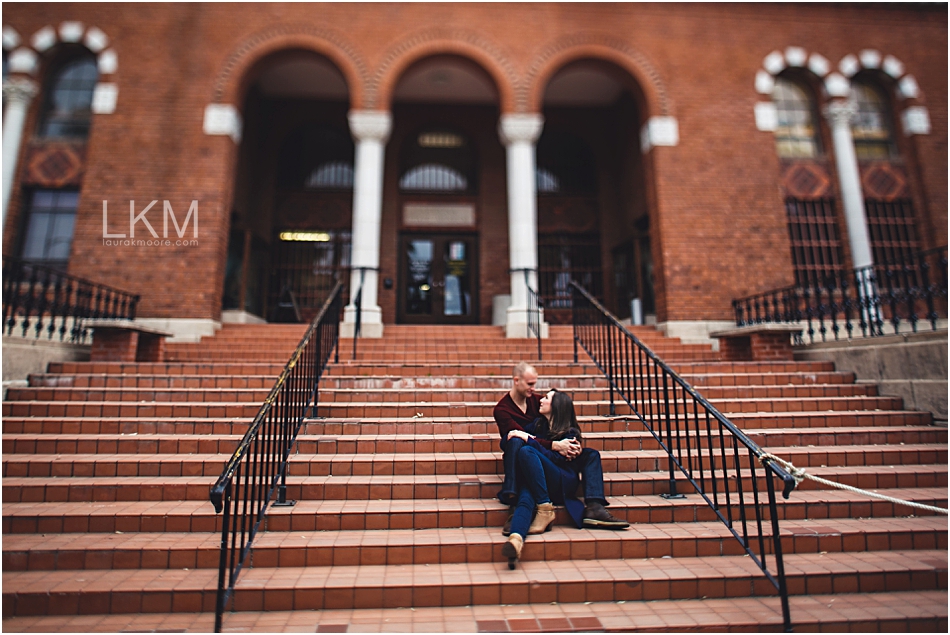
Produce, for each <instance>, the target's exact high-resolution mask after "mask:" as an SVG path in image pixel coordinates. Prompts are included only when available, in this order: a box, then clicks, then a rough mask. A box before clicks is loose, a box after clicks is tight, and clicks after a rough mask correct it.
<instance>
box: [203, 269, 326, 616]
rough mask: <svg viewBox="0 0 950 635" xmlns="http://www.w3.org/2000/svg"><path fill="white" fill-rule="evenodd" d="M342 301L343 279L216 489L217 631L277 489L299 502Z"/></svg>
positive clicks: (213, 493)
mask: <svg viewBox="0 0 950 635" xmlns="http://www.w3.org/2000/svg"><path fill="white" fill-rule="evenodd" d="M342 306H343V284H342V283H340V282H338V283H337V284H336V287H335V288H334V289H333V291H332V293H331V294H330V297H329V298H328V299H327V301H326V302H325V303H324V305H323V307H322V308H321V309H320V312H319V313H318V314H317V316H316V317H315V318H314V319H313V322H311V323H310V328H308V329H307V332H306V333H305V334H304V336H303V338H302V339H301V340H300V343H299V344H298V345H297V348H296V350H294V353H293V355H291V357H290V361H288V362H287V365H286V366H284V370H283V371H281V373H280V376H279V377H278V378H277V382H276V383H275V384H274V387H273V388H272V389H271V391H270V393H269V394H268V395H267V399H265V400H264V403H263V405H262V406H261V409H260V410H259V411H258V413H257V416H256V417H254V420H253V421H252V422H251V426H250V428H248V431H247V432H246V433H245V435H244V438H243V439H241V443H240V445H239V446H238V448H237V450H235V452H234V454H233V455H232V456H231V458H230V459H229V460H228V462H227V464H226V465H225V468H224V471H223V472H222V473H221V476H220V477H218V480H217V482H216V483H215V484H214V485H213V486H212V488H211V502H212V504H213V505H214V508H215V511H217V512H218V513H222V512H223V513H224V520H223V523H222V529H221V558H220V561H219V565H218V593H217V601H216V603H215V619H214V630H215V632H216V633H219V632H221V621H222V618H223V615H224V610H225V607H226V606H227V603H228V601H229V600H230V599H231V598H232V597H233V594H234V585H235V584H236V583H237V579H238V575H240V573H241V569H242V568H243V566H244V563H245V561H246V560H247V557H248V555H249V554H250V552H251V545H252V543H253V541H254V537H255V536H256V535H257V531H258V529H259V528H260V525H261V521H263V520H264V516H265V514H266V513H267V506H268V505H269V504H270V501H271V499H272V498H273V497H274V492H275V491H276V492H277V494H278V500H277V502H276V503H275V504H276V505H293V504H294V502H292V501H291V502H288V501H287V465H288V463H289V461H290V452H291V450H292V449H293V445H294V442H295V441H296V439H297V433H298V432H299V431H300V428H301V426H302V424H303V420H304V418H305V417H306V416H307V413H308V412H310V413H311V416H313V415H315V414H316V409H317V394H318V389H319V387H320V376H321V375H322V373H323V370H324V368H326V365H327V363H328V362H329V359H330V355H331V354H334V352H335V355H336V361H339V351H338V350H337V348H338V347H337V344H338V342H339V334H340V311H341V309H342Z"/></svg>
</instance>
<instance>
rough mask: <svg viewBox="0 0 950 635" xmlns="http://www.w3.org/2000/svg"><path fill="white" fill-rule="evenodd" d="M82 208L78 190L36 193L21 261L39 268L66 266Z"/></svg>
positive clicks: (27, 224)
mask: <svg viewBox="0 0 950 635" xmlns="http://www.w3.org/2000/svg"><path fill="white" fill-rule="evenodd" d="M78 204H79V192H77V191H75V190H35V191H34V192H33V195H32V196H31V197H30V206H29V209H28V211H27V219H26V234H25V237H24V240H23V248H22V250H21V252H20V253H21V258H22V259H23V260H25V261H27V262H32V263H35V264H43V265H47V266H53V267H62V266H65V264H66V263H67V262H68V260H69V250H70V247H71V246H72V243H73V227H74V225H75V223H76V207H77V206H78Z"/></svg>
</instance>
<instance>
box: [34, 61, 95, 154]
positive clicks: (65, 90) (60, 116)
mask: <svg viewBox="0 0 950 635" xmlns="http://www.w3.org/2000/svg"><path fill="white" fill-rule="evenodd" d="M97 81H99V69H98V68H97V66H96V60H95V58H94V57H92V56H91V55H83V56H82V57H74V58H71V59H69V60H68V61H67V62H65V63H64V64H62V65H61V66H60V67H59V68H57V69H56V70H55V71H53V73H52V74H51V77H50V81H49V83H48V84H47V87H46V91H45V99H44V104H43V114H42V117H41V118H40V127H39V136H41V137H86V136H87V135H88V134H89V124H90V122H91V121H92V93H93V91H94V90H95V87H96V82H97Z"/></svg>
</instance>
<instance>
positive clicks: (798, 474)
mask: <svg viewBox="0 0 950 635" xmlns="http://www.w3.org/2000/svg"><path fill="white" fill-rule="evenodd" d="M769 461H775V462H776V463H778V464H779V465H781V466H782V467H784V468H785V469H786V470H788V473H789V474H791V475H792V478H794V479H795V486H796V487H798V485H799V484H800V483H801V482H802V481H803V480H805V479H806V478H807V479H810V480H812V481H815V482H816V483H821V484H823V485H828V486H831V487H837V488H838V489H843V490H847V491H849V492H854V493H856V494H864V495H865V496H870V497H871V498H878V499H880V500H883V501H887V502H889V503H895V504H897V505H909V506H910V507H916V508H917V509H926V510H928V511H932V512H936V513H938V514H947V513H948V511H947V510H946V509H944V508H943V507H934V506H933V505H924V504H922V503H915V502H913V501H907V500H903V499H900V498H894V497H893V496H885V495H884V494H878V493H877V492H869V491H868V490H866V489H859V488H857V487H851V486H850V485H845V484H843V483H836V482H834V481H829V480H827V479H823V478H821V477H818V476H813V475H811V474H809V473H808V472H806V471H805V468H801V467H795V466H794V465H793V464H792V462H791V461H786V460H785V459H782V458H779V457H777V456H775V455H774V454H771V453H769V452H764V453H763V454H762V455H761V456H759V463H761V464H762V465H763V466H764V467H767V466H768V464H769Z"/></svg>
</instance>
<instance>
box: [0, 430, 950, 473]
mask: <svg viewBox="0 0 950 635" xmlns="http://www.w3.org/2000/svg"><path fill="white" fill-rule="evenodd" d="M716 441H717V439H716V438H714V439H713V442H714V443H716ZM707 443H708V440H707ZM684 445H685V444H684ZM674 447H675V444H674ZM681 447H682V446H681ZM778 452H779V453H780V454H781V456H782V458H784V459H786V460H789V461H791V462H793V463H794V464H795V465H796V466H797V467H802V468H806V467H825V466H828V467H839V466H846V465H860V466H872V465H900V466H907V465H924V464H934V463H946V461H947V446H946V445H936V444H933V445H931V444H927V445H906V444H902V445H896V446H862V445H855V446H847V445H843V446H836V447H833V448H828V447H824V446H822V447H818V448H783V449H781V450H779V451H778ZM230 455H231V453H230V452H229V453H226V454H192V453H188V454H174V453H162V454H147V455H142V454H98V453H94V454H81V453H77V454H26V455H13V456H8V457H6V458H5V460H4V463H3V476H5V477H7V476H13V477H25V476H40V477H42V476H62V477H69V476H77V477H78V476H158V475H162V476H198V475H205V476H217V475H218V474H220V473H221V466H222V465H224V464H225V463H226V462H227V460H228V459H229V458H230ZM683 455H684V456H685V455H686V449H685V447H683ZM666 456H667V455H666V452H664V451H662V450H659V449H656V450H636V451H632V450H605V451H603V452H602V454H601V463H602V465H603V469H604V471H606V472H641V473H643V472H655V471H662V470H663V469H664V468H665V467H666ZM691 456H692V458H693V461H697V460H699V461H703V462H705V464H706V465H709V461H710V456H714V457H715V458H716V460H717V461H721V460H722V457H721V454H720V451H719V449H718V448H716V447H715V445H714V449H713V450H712V451H710V450H709V449H708V448H703V449H702V450H701V451H697V449H696V448H692V449H691ZM729 460H730V466H731V465H732V462H731V461H732V457H731V456H730V457H729ZM749 460H750V459H749V457H748V455H747V454H746V455H742V456H740V457H739V462H740V465H742V466H743V467H746V466H748V464H749ZM502 467H503V466H502V463H501V458H500V456H499V455H498V453H497V452H449V451H436V452H422V451H419V452H415V453H407V452H402V453H359V454H347V453H345V452H340V453H336V454H315V455H309V454H299V453H298V454H295V455H293V456H292V457H291V462H290V469H289V472H288V474H289V475H292V476H324V475H331V476H350V475H390V474H395V475H409V474H413V475H429V474H456V475H460V476H461V475H469V474H499V473H500V472H501V471H502Z"/></svg>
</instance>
